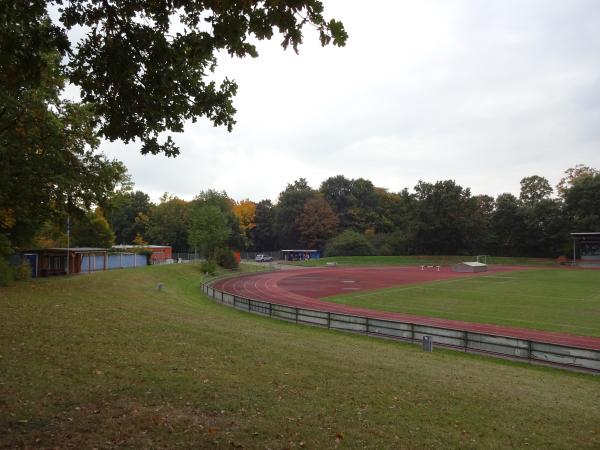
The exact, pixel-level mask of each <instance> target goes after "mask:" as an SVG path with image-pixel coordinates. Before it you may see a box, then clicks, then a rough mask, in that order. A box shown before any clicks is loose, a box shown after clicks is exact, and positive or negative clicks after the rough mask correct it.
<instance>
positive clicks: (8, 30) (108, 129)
mask: <svg viewBox="0 0 600 450" xmlns="http://www.w3.org/2000/svg"><path fill="white" fill-rule="evenodd" d="M55 6H58V11H59V16H58V20H57V21H56V24H52V23H50V21H49V19H48V15H47V10H46V9H47V8H48V7H55ZM1 12H2V18H3V21H2V24H3V28H2V29H0V42H3V43H7V45H6V46H4V45H3V46H2V47H3V48H6V52H7V53H9V58H8V59H4V61H7V62H8V63H9V64H10V65H11V66H12V67H11V71H10V74H8V76H9V77H11V76H12V75H13V74H16V75H17V76H16V77H15V79H16V81H15V82H16V83H21V84H22V78H23V77H22V76H21V73H22V72H25V73H32V76H31V77H29V79H30V80H33V79H35V78H36V75H37V73H38V72H39V71H41V70H43V66H44V61H43V58H44V55H45V54H46V53H48V52H51V51H54V52H57V53H58V54H59V55H60V56H61V57H64V62H63V63H62V64H64V67H63V68H64V69H65V70H66V72H67V74H68V77H69V81H70V82H71V83H72V84H74V85H76V86H78V87H79V88H80V89H81V93H82V99H83V101H84V102H85V103H91V104H93V105H94V111H95V113H96V114H97V115H98V117H99V122H98V123H99V125H100V128H99V132H100V134H101V135H102V136H103V137H104V138H106V139H108V140H111V141H114V140H117V139H120V140H123V141H125V142H130V141H133V140H141V141H142V143H143V145H142V152H143V153H158V152H164V153H165V154H167V155H175V154H177V153H178V149H177V147H176V146H175V144H174V143H173V140H172V138H171V136H168V137H167V139H166V140H165V141H164V142H162V143H160V142H159V140H158V135H159V134H161V133H163V132H171V133H180V132H182V131H183V128H184V123H185V122H186V121H188V120H191V121H196V120H197V118H198V117H206V118H207V119H208V120H210V121H211V122H212V123H213V124H214V125H215V126H226V127H227V128H228V129H229V130H231V128H232V126H233V124H234V123H235V120H234V113H235V109H234V107H233V104H232V99H233V96H234V95H235V93H236V91H237V85H236V84H235V82H233V81H231V80H229V79H228V78H225V79H224V80H223V81H222V82H221V83H220V84H217V83H216V82H215V80H214V75H213V72H214V70H215V67H216V64H217V58H216V56H217V54H218V53H220V52H221V53H228V54H229V55H231V56H237V57H240V58H241V57H244V56H251V57H257V56H258V52H257V49H256V45H255V42H256V40H263V39H271V38H272V37H273V36H274V35H276V34H275V32H278V33H279V34H278V35H281V36H282V38H283V40H282V43H281V44H282V46H283V47H284V48H287V47H289V46H291V47H292V48H293V49H294V50H295V51H296V52H297V51H298V47H299V45H300V44H301V43H302V39H303V33H302V32H303V28H304V26H306V25H308V26H314V27H316V29H317V30H318V32H319V36H320V41H321V44H322V45H327V44H329V43H330V42H332V43H333V44H334V45H337V46H343V45H344V44H345V42H346V38H347V35H346V32H345V31H344V27H343V25H342V24H341V23H340V22H338V21H335V20H326V19H325V18H324V17H323V5H322V3H321V2H320V1H318V0H282V1H277V2H272V1H267V0H263V1H252V2H231V1H228V2H214V1H209V2H206V1H196V2H194V1H189V0H182V1H176V2H172V1H168V2H147V1H143V0H129V1H119V0H105V1H102V2H98V1H95V0H71V1H69V2H63V1H61V0H54V1H42V0H31V1H27V2H22V1H16V2H4V3H3V5H2V11H1ZM76 27H77V28H79V30H80V32H81V33H84V37H83V38H82V39H81V40H80V41H79V42H77V45H76V46H74V45H71V43H70V42H69V35H68V34H67V31H68V30H70V29H73V28H76ZM0 60H2V59H1V58H0Z"/></svg>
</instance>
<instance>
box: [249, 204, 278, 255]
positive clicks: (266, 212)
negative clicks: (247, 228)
mask: <svg viewBox="0 0 600 450" xmlns="http://www.w3.org/2000/svg"><path fill="white" fill-rule="evenodd" d="M254 222H255V223H256V226H255V227H254V229H253V230H252V242H253V244H254V249H255V250H257V251H259V252H264V251H267V250H275V248H276V247H277V246H276V243H275V235H274V233H273V225H274V223H275V208H274V207H273V204H272V203H271V200H262V201H260V202H258V203H257V204H256V214H255V216H254Z"/></svg>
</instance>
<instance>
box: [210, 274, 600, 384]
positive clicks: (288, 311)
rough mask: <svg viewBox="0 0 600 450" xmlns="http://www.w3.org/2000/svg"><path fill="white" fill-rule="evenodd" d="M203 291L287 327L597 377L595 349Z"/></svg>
mask: <svg viewBox="0 0 600 450" xmlns="http://www.w3.org/2000/svg"><path fill="white" fill-rule="evenodd" d="M213 281H214V280H213ZM202 292H203V293H204V294H205V295H207V296H208V297H209V298H211V299H213V300H215V301H217V302H219V303H222V304H224V305H228V306H230V307H233V308H235V309H239V310H242V311H247V312H251V313H254V314H260V315H263V316H268V317H272V318H276V319H281V320H286V321H290V322H296V323H300V324H305V325H313V326H318V327H323V328H329V329H335V330H343V331H350V332H354V333H361V334H367V335H371V336H379V337H383V338H391V339H398V340H403V341H407V342H414V343H421V342H422V340H423V337H424V336H430V337H431V341H432V342H433V344H434V345H436V346H442V347H445V348H451V349H456V350H461V351H465V352H474V353H482V354H488V355H493V356H497V357H503V358H509V359H516V360H522V361H529V362H535V363H540V364H548V365H553V366H559V367H563V368H571V369H577V370H583V371H587V372H593V373H598V374H600V351H599V350H593V349H586V348H578V347H573V346H565V345H560V344H552V343H547V342H538V341H535V340H531V339H522V338H516V337H511V336H500V335H494V334H487V333H478V332H473V331H466V330H460V329H451V328H443V327H434V326H429V325H421V324H417V323H411V322H401V321H395V320H385V319H378V318H372V317H367V316H357V315H350V314H341V313H336V312H330V311H321V310H316V309H308V308H301V307H295V306H285V305H280V304H277V303H273V302H268V301H264V300H254V299H250V298H245V297H240V296H238V295H233V294H229V293H227V292H223V291H220V290H218V289H216V288H214V287H212V286H211V285H210V282H209V283H206V284H202Z"/></svg>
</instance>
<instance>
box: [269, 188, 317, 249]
mask: <svg viewBox="0 0 600 450" xmlns="http://www.w3.org/2000/svg"><path fill="white" fill-rule="evenodd" d="M314 195H315V191H313V190H312V188H311V187H310V186H309V185H308V183H307V181H306V180H305V179H304V178H299V179H298V180H296V181H294V182H293V183H291V184H288V185H287V187H286V188H285V190H284V191H283V192H281V193H280V194H279V201H278V203H277V208H276V215H275V234H276V236H277V241H278V243H279V245H280V246H281V247H282V248H294V247H299V246H300V232H299V230H298V225H297V221H298V218H299V217H300V215H301V214H302V211H303V210H304V204H305V203H306V201H307V200H308V199H310V198H312V197H314Z"/></svg>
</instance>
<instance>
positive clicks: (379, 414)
mask: <svg viewBox="0 0 600 450" xmlns="http://www.w3.org/2000/svg"><path fill="white" fill-rule="evenodd" d="M200 277H201V274H200V273H199V271H198V269H197V268H196V267H195V266H192V265H170V266H154V267H144V268H138V269H127V270H118V271H111V272H104V273H97V274H92V275H80V276H72V277H56V278H51V279H41V280H37V281H32V282H26V283H21V284H18V285H16V286H13V287H9V288H1V289H0V317H1V318H2V327H0V430H1V431H0V447H2V448H14V447H18V448H68V447H72V448H104V449H106V448H227V449H231V448H249V449H254V448H257V449H265V448H272V449H283V448H290V449H291V448H296V449H298V448H310V449H322V448H340V449H342V448H477V449H480V448H489V449H492V448H494V449H496V448H544V449H546V448H557V449H565V448H599V447H600V378H599V377H595V376H592V375H585V374H577V373H572V372H568V371H563V370H558V369H550V368H542V367H537V366H530V365H527V364H524V363H513V362H508V361H503V360H497V359H492V358H485V357H481V356H474V355H465V354H462V353H459V352H452V351H444V350H439V349H436V350H435V351H434V352H433V353H424V352H421V351H420V349H419V347H418V346H414V345H410V344H402V343H397V342H392V341H385V340H379V339H375V338H369V337H365V336H359V335H353V334H346V333H341V332H335V331H329V330H325V329H319V328H311V327H305V326H299V325H296V324H292V323H286V322H281V321H276V320H271V319H268V318H263V317H258V316H255V315H251V314H248V313H243V312H240V311H237V310H233V309H231V308H228V307H226V306H223V305H220V304H216V303H213V302H212V301H210V300H208V299H206V298H205V297H203V296H201V295H200V293H199V290H198V283H199V279H200ZM159 282H162V283H164V286H165V287H164V290H163V291H162V292H159V291H157V289H156V285H157V283H159Z"/></svg>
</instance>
